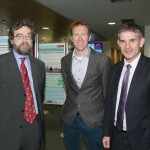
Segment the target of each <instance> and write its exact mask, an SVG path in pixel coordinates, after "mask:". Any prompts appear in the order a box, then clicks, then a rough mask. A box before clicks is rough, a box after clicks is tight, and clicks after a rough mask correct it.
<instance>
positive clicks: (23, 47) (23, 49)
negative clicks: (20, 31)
mask: <svg viewBox="0 0 150 150" xmlns="http://www.w3.org/2000/svg"><path fill="white" fill-rule="evenodd" d="M14 49H15V50H16V52H17V53H18V54H20V55H29V54H30V53H31V51H32V47H31V46H30V45H29V44H28V43H27V42H23V43H21V44H20V45H19V46H16V45H14Z"/></svg>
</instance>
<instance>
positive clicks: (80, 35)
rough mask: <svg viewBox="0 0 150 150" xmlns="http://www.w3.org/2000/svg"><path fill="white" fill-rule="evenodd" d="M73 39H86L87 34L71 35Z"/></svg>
mask: <svg viewBox="0 0 150 150" xmlns="http://www.w3.org/2000/svg"><path fill="white" fill-rule="evenodd" d="M73 37H75V38H79V37H82V38H87V37H88V34H85V33H81V34H79V33H75V34H73Z"/></svg>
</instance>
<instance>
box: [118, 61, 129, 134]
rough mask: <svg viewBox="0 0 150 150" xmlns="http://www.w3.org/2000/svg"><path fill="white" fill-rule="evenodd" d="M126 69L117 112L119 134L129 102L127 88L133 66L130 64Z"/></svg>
mask: <svg viewBox="0 0 150 150" xmlns="http://www.w3.org/2000/svg"><path fill="white" fill-rule="evenodd" d="M126 67H127V69H126V71H125V74H124V78H123V82H122V88H121V94H120V101H119V106H118V111H117V122H116V127H117V129H118V131H119V132H121V131H122V130H123V120H124V110H125V105H126V101H127V88H128V81H129V75H130V68H131V65H130V64H128V65H127V66H126Z"/></svg>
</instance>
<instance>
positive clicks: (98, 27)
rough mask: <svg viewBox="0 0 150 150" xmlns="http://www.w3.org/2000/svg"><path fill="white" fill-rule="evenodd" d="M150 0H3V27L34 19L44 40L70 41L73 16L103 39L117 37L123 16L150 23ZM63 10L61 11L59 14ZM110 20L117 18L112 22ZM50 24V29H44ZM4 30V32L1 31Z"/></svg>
mask: <svg viewBox="0 0 150 150" xmlns="http://www.w3.org/2000/svg"><path fill="white" fill-rule="evenodd" d="M149 7H150V0H131V2H120V3H112V2H111V0H24V1H23V0H4V1H2V0H1V2H0V27H1V29H2V21H3V20H5V21H6V23H5V26H8V27H9V25H10V24H11V23H12V22H13V21H14V20H16V19H18V18H21V17H26V18H29V19H31V20H32V21H33V22H34V24H35V26H36V31H37V33H38V34H39V41H40V42H63V41H69V40H70V38H69V36H70V35H69V27H70V24H71V22H72V21H73V20H84V21H85V22H87V23H88V24H89V25H90V27H91V30H92V31H93V32H94V33H96V34H98V35H99V36H100V37H101V40H111V39H112V38H114V36H115V33H116V31H117V29H118V28H119V27H120V25H121V24H122V22H121V20H122V19H134V20H135V23H137V24H139V25H140V26H141V27H142V28H144V26H146V25H150V8H149ZM59 14H61V15H59ZM108 22H116V24H115V25H113V26H110V25H108ZM43 26H48V27H49V28H50V30H42V27H43ZM0 34H2V33H0Z"/></svg>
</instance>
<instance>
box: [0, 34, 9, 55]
mask: <svg viewBox="0 0 150 150" xmlns="http://www.w3.org/2000/svg"><path fill="white" fill-rule="evenodd" d="M11 49H12V47H11V45H10V44H9V38H8V36H0V55H2V54H5V53H8V52H10V50H11Z"/></svg>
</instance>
